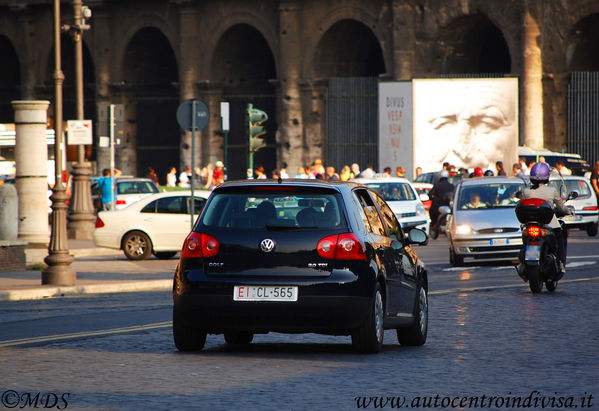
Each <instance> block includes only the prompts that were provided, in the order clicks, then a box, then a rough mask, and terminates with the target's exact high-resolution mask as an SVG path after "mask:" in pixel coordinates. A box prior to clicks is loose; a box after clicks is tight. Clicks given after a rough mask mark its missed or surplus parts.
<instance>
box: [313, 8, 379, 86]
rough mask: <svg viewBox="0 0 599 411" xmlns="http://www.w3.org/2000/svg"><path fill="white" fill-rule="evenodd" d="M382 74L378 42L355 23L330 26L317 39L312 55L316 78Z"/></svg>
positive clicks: (370, 32)
mask: <svg viewBox="0 0 599 411" xmlns="http://www.w3.org/2000/svg"><path fill="white" fill-rule="evenodd" d="M383 73H385V62H384V58H383V52H382V49H381V46H380V44H379V41H378V40H377V38H376V36H375V35H374V34H373V32H372V31H371V30H370V29H369V28H368V27H367V26H366V25H364V24H362V23H361V22H359V21H357V20H351V19H345V20H341V21H338V22H337V23H335V24H333V25H332V26H331V27H330V28H329V29H328V30H327V31H326V33H325V34H324V35H323V36H322V38H321V39H320V41H319V43H318V46H317V47H316V51H315V53H314V74H315V77H316V78H330V77H377V76H378V75H379V74H383Z"/></svg>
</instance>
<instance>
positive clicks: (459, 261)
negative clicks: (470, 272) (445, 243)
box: [449, 246, 464, 267]
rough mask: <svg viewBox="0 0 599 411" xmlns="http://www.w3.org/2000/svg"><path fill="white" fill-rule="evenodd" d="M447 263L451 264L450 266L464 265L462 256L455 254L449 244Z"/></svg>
mask: <svg viewBox="0 0 599 411" xmlns="http://www.w3.org/2000/svg"><path fill="white" fill-rule="evenodd" d="M449 264H451V266H452V267H461V266H462V265H464V257H462V256H461V255H458V254H456V253H455V252H454V251H453V247H451V246H450V247H449Z"/></svg>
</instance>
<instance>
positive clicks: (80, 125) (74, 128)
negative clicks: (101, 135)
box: [67, 120, 93, 146]
mask: <svg viewBox="0 0 599 411" xmlns="http://www.w3.org/2000/svg"><path fill="white" fill-rule="evenodd" d="M67 144H68V145H71V146H73V145H85V144H88V145H90V144H93V133H92V121H91V120H68V121H67Z"/></svg>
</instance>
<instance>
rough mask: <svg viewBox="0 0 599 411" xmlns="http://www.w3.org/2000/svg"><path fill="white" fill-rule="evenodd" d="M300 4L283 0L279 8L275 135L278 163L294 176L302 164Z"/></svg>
mask: <svg viewBox="0 0 599 411" xmlns="http://www.w3.org/2000/svg"><path fill="white" fill-rule="evenodd" d="M300 12H301V10H300V5H299V3H298V2H296V1H283V2H281V4H280V6H279V26H280V27H281V33H280V36H279V38H280V48H279V53H280V55H281V60H280V61H281V64H280V66H281V68H280V82H279V94H280V98H279V99H278V101H279V102H280V103H279V104H280V121H279V130H278V133H277V139H278V140H279V141H277V146H278V147H280V151H279V153H278V154H279V156H278V158H279V164H278V165H277V166H278V167H281V166H282V165H283V163H287V171H288V173H289V175H295V174H296V173H297V169H298V167H300V166H303V165H304V162H303V160H302V156H303V147H304V144H303V128H304V127H303V118H302V117H303V113H302V102H301V95H300V85H299V81H300V67H301V64H299V62H300V61H302V44H301V38H302V33H301V27H300Z"/></svg>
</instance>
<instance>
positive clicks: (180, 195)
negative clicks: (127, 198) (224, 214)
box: [94, 190, 210, 260]
mask: <svg viewBox="0 0 599 411" xmlns="http://www.w3.org/2000/svg"><path fill="white" fill-rule="evenodd" d="M209 195H210V191H205V190H197V191H194V198H195V204H196V206H195V209H194V212H193V213H194V214H193V217H194V219H196V218H197V217H198V215H199V214H200V213H201V211H202V209H203V208H204V205H205V204H206V199H207V198H208V196H209ZM190 211H191V191H171V192H166V193H158V194H150V195H149V196H146V197H144V198H142V199H141V200H139V201H137V202H135V203H133V204H131V205H130V206H129V207H127V208H124V209H122V210H115V211H100V212H99V213H98V217H97V219H96V229H95V230H94V242H95V243H96V245H97V246H99V247H107V248H114V249H117V250H123V253H124V254H125V256H126V257H127V258H128V259H130V260H145V259H147V258H149V257H150V255H152V254H154V255H155V256H156V257H157V258H160V259H168V258H171V257H173V256H175V254H177V252H179V251H181V247H182V246H183V241H184V240H185V237H187V234H189V231H190V230H191V213H190Z"/></svg>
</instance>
